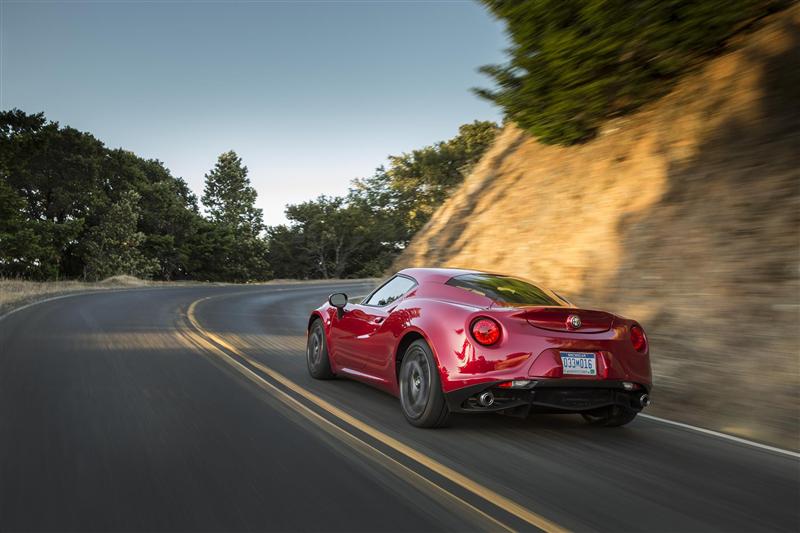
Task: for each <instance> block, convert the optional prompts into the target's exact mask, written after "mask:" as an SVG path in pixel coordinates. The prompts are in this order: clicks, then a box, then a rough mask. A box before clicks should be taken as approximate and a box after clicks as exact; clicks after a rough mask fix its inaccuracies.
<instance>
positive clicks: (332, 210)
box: [268, 122, 498, 278]
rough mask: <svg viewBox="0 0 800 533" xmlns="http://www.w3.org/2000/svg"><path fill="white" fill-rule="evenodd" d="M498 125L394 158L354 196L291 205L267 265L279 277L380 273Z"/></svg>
mask: <svg viewBox="0 0 800 533" xmlns="http://www.w3.org/2000/svg"><path fill="white" fill-rule="evenodd" d="M497 132H498V127H497V125H496V124H495V123H493V122H474V123H472V124H465V125H463V126H461V128H459V132H458V135H456V136H455V137H454V138H452V139H449V140H447V141H442V142H438V143H435V144H433V145H430V146H426V147H423V148H420V149H418V150H413V151H411V152H409V153H404V154H401V155H399V156H389V162H390V164H389V167H388V168H383V167H381V168H378V169H377V170H376V171H375V174H373V175H372V176H370V177H368V178H364V179H357V180H354V181H353V186H352V188H351V190H350V192H349V194H347V195H345V196H341V197H327V196H320V197H318V198H316V199H314V200H310V201H307V202H303V203H301V204H297V205H290V206H288V207H287V208H286V218H287V219H288V220H289V224H288V225H285V226H276V227H273V228H270V229H269V231H268V235H269V238H268V243H269V255H268V257H269V263H270V265H271V267H272V270H273V272H274V274H275V275H276V276H277V277H281V278H315V277H322V278H330V277H365V276H379V275H381V274H382V273H383V272H384V271H385V270H386V268H388V267H389V265H390V264H391V262H392V260H393V259H394V258H395V257H396V255H397V254H398V253H399V252H400V251H401V250H402V249H403V248H404V247H405V246H406V245H407V244H408V242H409V241H410V240H411V238H412V237H413V236H414V234H415V233H416V232H417V231H418V230H419V229H420V228H421V227H422V226H423V225H424V224H425V223H426V222H427V221H428V220H429V219H430V217H431V215H432V214H433V212H434V211H435V210H436V209H437V208H438V207H439V206H440V205H441V204H442V202H443V201H444V200H445V199H446V198H447V196H448V195H449V194H450V192H452V190H453V189H454V188H455V187H456V186H458V185H459V184H460V183H461V182H462V181H463V180H464V177H465V176H466V174H467V173H468V172H469V171H470V170H471V169H472V167H473V166H474V165H475V164H476V163H477V161H478V160H479V159H480V157H481V156H482V155H483V154H484V152H485V151H486V150H487V149H488V147H489V146H490V145H491V143H492V142H493V141H494V137H495V135H496V134H497Z"/></svg>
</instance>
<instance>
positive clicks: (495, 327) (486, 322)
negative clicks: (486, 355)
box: [472, 318, 500, 346]
mask: <svg viewBox="0 0 800 533" xmlns="http://www.w3.org/2000/svg"><path fill="white" fill-rule="evenodd" d="M472 336H473V337H475V340H476V341H478V342H479V343H480V344H483V345H484V346H490V345H492V344H494V343H496V342H497V341H499V340H500V324H498V323H497V322H495V321H494V320H492V319H491V318H479V319H477V320H476V321H475V322H473V323H472Z"/></svg>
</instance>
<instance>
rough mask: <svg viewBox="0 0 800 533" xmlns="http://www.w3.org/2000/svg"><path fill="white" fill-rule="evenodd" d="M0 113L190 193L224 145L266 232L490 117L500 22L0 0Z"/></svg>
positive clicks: (290, 9)
mask: <svg viewBox="0 0 800 533" xmlns="http://www.w3.org/2000/svg"><path fill="white" fill-rule="evenodd" d="M1 9H2V12H1V13H0V14H1V15H2V53H1V54H0V55H1V56H2V69H1V71H0V89H1V90H2V91H1V92H2V94H0V107H1V108H2V109H10V108H14V107H17V108H20V109H22V110H24V111H26V112H38V111H44V112H45V114H46V115H47V117H48V118H49V119H51V120H56V121H58V122H60V123H61V124H65V125H70V126H73V127H75V128H78V129H81V130H85V131H89V132H91V133H93V134H94V135H95V136H97V137H98V138H99V139H101V140H102V141H104V142H105V143H106V144H107V145H108V146H110V147H114V148H115V147H123V148H125V149H128V150H131V151H133V152H135V153H137V154H139V155H141V156H143V157H147V158H156V159H160V160H161V161H163V162H164V163H165V164H166V166H167V167H168V168H169V169H170V170H171V171H172V172H173V174H174V175H176V176H182V177H183V178H184V179H186V180H187V181H188V182H189V184H190V185H191V186H192V188H193V189H194V190H195V191H196V192H197V193H198V195H199V193H201V192H202V186H203V175H204V174H205V173H206V172H207V171H208V170H209V169H210V168H211V167H212V166H213V164H214V162H215V160H216V157H217V156H218V155H219V154H220V153H222V152H224V151H226V150H230V149H233V150H236V151H237V152H238V153H239V155H240V156H242V158H243V159H244V161H245V164H247V166H248V167H249V169H250V178H251V180H252V182H253V184H254V186H255V187H256V189H257V190H258V193H259V206H260V207H262V208H263V209H264V213H265V219H266V221H267V222H268V223H277V222H281V221H283V220H284V217H283V208H284V205H285V204H287V203H296V202H299V201H303V200H306V199H309V198H312V197H315V196H317V195H319V194H323V193H324V194H341V193H343V192H345V191H346V190H347V185H348V183H349V181H350V180H351V179H352V178H355V177H360V176H365V175H369V174H371V173H372V171H373V170H374V168H375V167H377V166H378V165H380V164H382V163H384V162H385V159H386V156H387V155H388V154H398V153H400V152H403V151H409V150H411V149H414V148H417V147H420V146H423V145H426V144H430V143H432V142H435V141H439V140H444V139H446V138H449V137H452V136H453V135H454V134H455V133H456V130H457V128H458V126H459V125H460V124H462V123H465V122H470V121H472V120H475V119H481V120H485V119H491V120H499V118H500V117H499V112H498V110H497V109H496V108H494V107H493V106H492V105H490V104H489V103H488V102H485V101H482V100H480V99H478V98H477V97H476V96H474V95H472V94H471V93H470V91H469V88H470V87H474V86H486V85H487V83H488V80H486V79H485V78H484V77H483V76H482V75H480V74H478V73H477V72H476V68H477V67H478V66H480V65H483V64H487V63H496V62H499V61H502V59H503V54H502V51H503V49H504V48H505V46H506V41H505V37H504V35H503V31H502V26H501V24H500V23H498V22H496V21H495V20H493V19H492V18H491V17H490V16H489V14H488V13H487V12H486V11H485V10H484V9H483V7H482V6H480V5H479V4H477V3H475V2H472V1H464V2H400V1H397V2H377V1H376V2H354V1H350V2H258V1H256V2H191V1H168V2H151V1H126V2H115V1H95V2H75V1H56V2H51V1H45V2H36V1H27V2H16V1H8V0H3V1H2V8H1Z"/></svg>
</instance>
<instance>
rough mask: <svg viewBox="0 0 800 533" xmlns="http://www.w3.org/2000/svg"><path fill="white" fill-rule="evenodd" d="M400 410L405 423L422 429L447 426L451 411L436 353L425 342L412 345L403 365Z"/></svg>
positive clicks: (404, 357) (407, 350) (400, 378)
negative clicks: (448, 406)
mask: <svg viewBox="0 0 800 533" xmlns="http://www.w3.org/2000/svg"><path fill="white" fill-rule="evenodd" d="M399 385H400V407H401V408H402V410H403V415H404V416H405V417H406V420H408V422H409V423H410V424H411V425H413V426H417V427H420V428H436V427H441V426H443V425H445V423H447V419H448V417H449V416H450V411H449V409H448V408H447V402H445V399H444V393H443V392H442V382H441V380H440V379H439V371H438V367H437V365H436V361H435V360H434V358H433V352H432V351H431V349H430V346H428V343H426V342H425V341H424V340H422V339H418V340H416V341H414V342H412V343H411V345H410V346H409V347H408V348H407V349H406V351H405V353H404V354H403V361H402V363H401V365H400V376H399Z"/></svg>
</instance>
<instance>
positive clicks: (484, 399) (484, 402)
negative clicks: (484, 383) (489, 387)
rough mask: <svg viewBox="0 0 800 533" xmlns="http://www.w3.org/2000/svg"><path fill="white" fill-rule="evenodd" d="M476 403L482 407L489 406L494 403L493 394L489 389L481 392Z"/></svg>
mask: <svg viewBox="0 0 800 533" xmlns="http://www.w3.org/2000/svg"><path fill="white" fill-rule="evenodd" d="M478 403H479V404H481V406H482V407H491V406H492V405H494V394H492V392H491V391H486V392H482V393H481V394H480V395H479V396H478Z"/></svg>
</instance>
